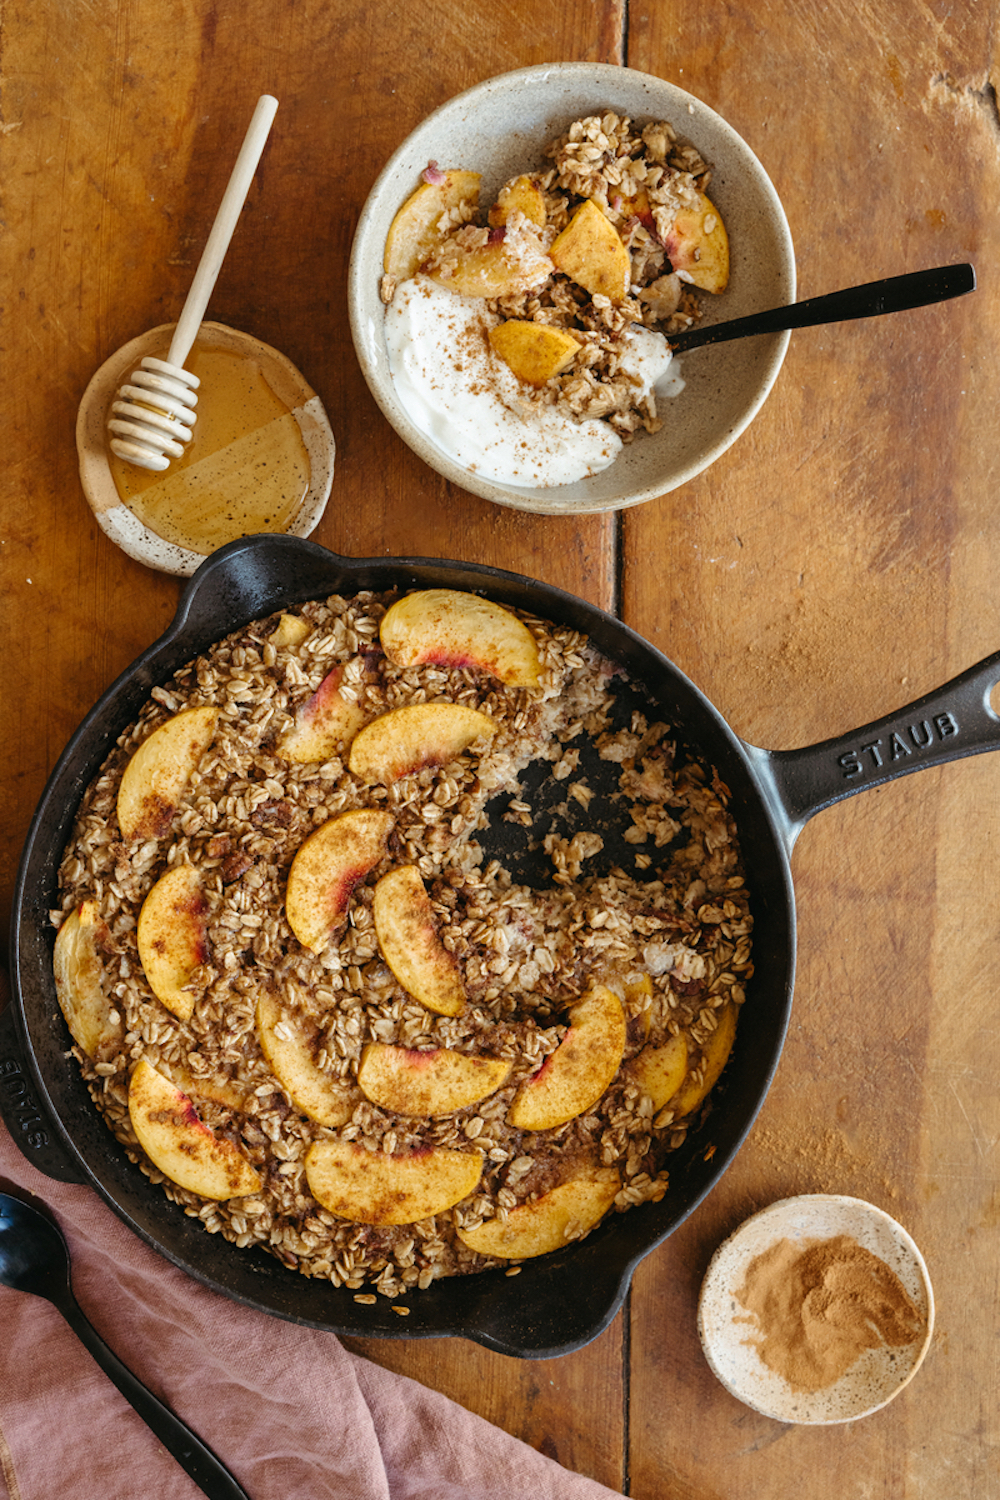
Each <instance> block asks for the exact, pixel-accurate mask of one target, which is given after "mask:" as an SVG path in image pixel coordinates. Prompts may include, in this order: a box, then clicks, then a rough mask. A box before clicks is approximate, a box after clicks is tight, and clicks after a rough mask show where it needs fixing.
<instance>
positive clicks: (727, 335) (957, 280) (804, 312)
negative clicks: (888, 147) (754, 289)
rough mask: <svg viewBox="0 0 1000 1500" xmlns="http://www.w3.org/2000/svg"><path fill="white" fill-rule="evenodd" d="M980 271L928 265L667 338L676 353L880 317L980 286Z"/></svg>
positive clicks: (966, 267)
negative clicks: (757, 335) (753, 336)
mask: <svg viewBox="0 0 1000 1500" xmlns="http://www.w3.org/2000/svg"><path fill="white" fill-rule="evenodd" d="M975 286H976V272H975V269H974V267H973V266H971V265H968V264H962V265H954V266H936V267H934V268H933V269H931V270H928V271H908V272H907V273H906V275H905V276H889V277H886V278H885V279H884V280H882V281H869V282H866V284H865V285H864V286H850V287H845V288H844V290H843V291H841V292H827V293H826V295H825V296H823V297H807V298H806V300H805V301H804V302H791V303H789V305H788V306H787V307H772V308H769V309H768V311H767V312H759V313H750V314H749V316H748V317H745V318H734V319H733V320H732V322H729V323H715V324H713V325H712V326H710V327H708V328H689V329H688V330H687V331H686V332H684V333H677V334H672V335H671V336H670V337H669V338H668V340H667V342H668V343H669V345H670V347H671V349H672V350H673V351H674V353H675V354H681V353H682V352H683V351H684V350H686V349H697V348H698V347H699V346H700V345H701V344H723V343H726V342H727V341H728V340H729V339H742V338H746V337H747V336H748V335H749V334H753V333H783V332H784V330H785V329H786V328H815V327H816V326H817V325H818V324H820V323H845V322H847V321H848V319H853V318H876V317H879V316H880V315H881V314H882V313H893V312H907V311H908V310H909V309H910V308H911V307H929V306H930V305H931V304H932V303H934V302H946V301H947V300H948V299H949V297H961V296H962V295H963V294H964V293H965V292H971V291H974V290H975Z"/></svg>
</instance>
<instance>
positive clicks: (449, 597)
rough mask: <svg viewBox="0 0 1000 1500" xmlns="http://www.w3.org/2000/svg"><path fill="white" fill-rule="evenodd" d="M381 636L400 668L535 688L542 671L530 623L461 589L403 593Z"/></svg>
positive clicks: (388, 614)
mask: <svg viewBox="0 0 1000 1500" xmlns="http://www.w3.org/2000/svg"><path fill="white" fill-rule="evenodd" d="M503 326H504V327H509V326H510V325H509V324H504V325H503ZM532 326H534V325H532ZM379 634H380V638H381V642H382V649H383V650H384V651H385V654H386V656H387V657H388V658H389V660H390V661H391V662H393V663H394V664H395V665H396V666H399V667H416V666H435V667H450V668H456V669H462V668H471V669H472V670H473V671H479V672H486V673H488V674H489V676H491V677H495V678H497V680H498V681H499V682H502V683H504V685H505V686H506V687H535V686H536V685H537V683H538V678H539V675H540V672H541V664H540V662H539V659H538V647H537V645H536V644H535V638H534V636H533V635H532V634H531V631H530V630H529V629H528V627H527V625H524V624H522V622H521V621H520V620H519V619H518V618H517V616H516V615H515V614H514V613H513V612H512V611H511V610H509V609H505V608H504V606H503V605H502V604H494V603H493V601H492V600H491V599H482V598H480V596H479V595H478V594H465V593H462V592H461V590H459V589H421V590H420V591H419V592H418V593H415V594H406V595H404V597H403V598H402V599H397V600H396V603H395V604H393V605H392V606H391V607H390V608H389V609H388V610H387V611H386V614H385V617H384V619H383V620H382V625H381V628H380V631H379Z"/></svg>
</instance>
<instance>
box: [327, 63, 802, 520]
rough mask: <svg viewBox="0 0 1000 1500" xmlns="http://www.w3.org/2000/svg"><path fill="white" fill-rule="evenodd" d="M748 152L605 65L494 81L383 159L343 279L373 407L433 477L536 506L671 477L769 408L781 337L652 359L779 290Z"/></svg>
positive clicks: (595, 503)
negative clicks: (691, 331)
mask: <svg viewBox="0 0 1000 1500" xmlns="http://www.w3.org/2000/svg"><path fill="white" fill-rule="evenodd" d="M794 291H795V271H794V259H793V253H792V247H791V240H790V236H789V233H788V227H787V223H786V221H785V217H784V214H783V211H782V209H781V205H780V202H779V200H778V198H777V195H776V194H775V191H774V188H773V187H772V185H771V183H770V181H769V179H768V177H767V175H766V173H765V171H764V169H763V168H762V167H761V165H760V163H759V162H758V161H757V159H756V157H755V156H754V155H753V153H752V152H751V151H750V149H749V148H748V147H747V146H746V144H745V143H744V142H743V141H742V140H741V139H740V137H739V136H738V135H737V134H736V133H735V132H734V131H733V130H732V129H731V127H729V126H728V125H727V124H726V123H725V121H723V120H722V119H720V117H719V116H718V115H716V114H715V113H714V112H713V111H712V110H710V109H708V108H707V107H706V106H705V105H703V104H702V103H701V102H700V101H699V100H697V99H695V98H694V97H693V96H691V95H689V94H687V93H686V92H685V91H684V90H682V89H679V88H676V87H675V86H674V85H672V84H669V83H666V82H664V81H663V80H661V79H658V78H653V77H651V76H649V75H646V74H641V73H636V72H633V71H632V70H630V69H627V68H617V67H613V66H610V65H606V64H584V63H571V64H559V65H553V66H550V67H535V68H528V69H524V70H521V71H519V72H517V73H512V74H505V75H502V76H500V77H499V78H494V79H490V80H488V81H487V82H485V83H483V84H480V85H478V86H477V87H475V88H473V89H471V90H469V91H468V92H467V93H465V94H462V95H459V96H458V97H457V98H456V99H453V100H451V101H449V102H448V103H446V104H445V105H443V106H441V108H439V109H438V110H436V111H435V112H434V113H433V114H432V115H430V116H429V117H428V119H427V120H425V121H424V122H423V124H422V125H420V126H419V127H418V128H417V129H416V130H415V131H414V132H413V133H412V134H411V135H410V136H409V137H408V138H407V140H406V141H405V142H404V143H403V145H402V146H401V147H400V148H399V149H398V151H397V152H396V153H395V155H394V156H393V157H392V159H391V160H390V161H389V163H388V164H387V165H386V167H385V168H384V170H383V172H382V173H381V175H380V177H379V179H378V181H377V182H376V184H375V186H374V187H373V189H372V192H371V194H370V196H369V198H368V201H367V203H366V205H365V209H364V211H363V213H362V216H361V220H360V222H359V225H358V229H357V232H356V235H355V241H354V247H353V250H352V256H351V267H350V277H349V303H350V313H351V324H352V332H353V336H354V342H355V348H356V350H357V353H358V358H359V361H360V363H361V366H362V369H363V371H364V374H365V377H366V379H367V381H368V384H369V386H370V388H371V390H372V393H373V394H374V396H375V398H376V400H377V401H378V403H379V405H380V407H381V408H382V411H383V413H384V414H385V415H386V417H387V418H388V420H389V421H390V422H391V423H392V425H393V426H394V427H395V428H396V430H397V431H398V432H399V434H400V435H401V436H402V437H403V438H404V440H405V441H406V442H407V443H408V444H409V446H410V447H412V448H413V449H414V450H415V451H416V452H417V453H418V454H419V455H420V456H421V457H422V458H423V459H424V460H425V461H426V462H427V463H428V464H430V465H431V466H432V467H433V468H435V469H437V470H438V472H440V473H442V474H443V475H444V476H445V477H446V478H448V479H449V480H451V481H452V482H454V483H457V484H459V485H461V486H462V487H464V488H466V489H468V490H471V491H473V492H474V493H476V494H480V495H482V496H484V497H485V498H487V499H490V500H493V501H496V502H497V503H500V504H504V505H509V506H513V507H515V508H518V509H523V510H531V511H537V512H539V513H548V514H580V513H585V512H591V511H602V510H614V509H620V508H623V507H625V506H629V505H634V504H637V503H640V502H641V501H644V500H649V499H652V498H653V497H655V496H657V495H662V494H666V493H667V492H668V491H670V490H672V489H675V488H676V487H677V486H678V485H680V484H683V483H684V482H686V481H687V480H689V479H691V478H693V477H694V476H695V475H696V474H698V473H700V472H701V471H702V470H703V469H705V468H706V467H707V466H708V465H709V464H710V463H712V462H713V461H714V460H715V459H716V458H717V457H718V456H719V455H720V454H721V453H722V452H724V451H725V450H726V448H728V447H729V446H730V444H731V443H732V442H734V441H735V439H736V438H737V437H738V436H739V435H740V433H741V432H742V431H743V430H744V429H745V427H746V426H747V424H748V423H749V422H750V421H751V420H752V419H753V416H754V415H755V414H756V412H757V410H758V409H759V407H760V405H761V404H762V402H763V401H764V399H765V398H766V396H767V393H768V391H769V390H770V388H771V386H772V384H773V382H774V380H775V378H776V377H777V374H778V370H779V369H780V365H781V362H782V359H783V357H784V352H785V349H786V347H787V342H788V335H787V333H783V334H775V335H769V336H767V337H763V338H757V339H754V340H752V341H749V342H748V343H746V344H745V345H743V346H742V347H728V348H727V347H717V348H713V349H712V350H711V351H710V352H709V351H705V350H699V351H697V352H696V353H691V354H687V355H680V356H677V357H672V356H671V350H670V345H669V340H670V336H671V334H676V333H677V332H680V331H681V330H683V329H686V328H689V327H691V326H692V325H693V324H695V323H700V322H702V321H704V322H718V321H723V320H729V319H731V318H735V317H740V316H743V315H744V314H747V313H750V312H755V311H759V310H761V309H763V308H766V307H771V306H777V305H780V304H781V303H785V302H789V301H792V300H793V299H794Z"/></svg>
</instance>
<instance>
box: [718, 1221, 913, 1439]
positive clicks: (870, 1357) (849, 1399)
mask: <svg viewBox="0 0 1000 1500" xmlns="http://www.w3.org/2000/svg"><path fill="white" fill-rule="evenodd" d="M806 1254H810V1255H811V1257H812V1263H811V1265H810V1266H809V1268H808V1274H806V1273H805V1272H804V1270H803V1268H804V1267H805V1266H806V1261H805V1256H806ZM817 1273H818V1274H817ZM804 1286H810V1287H811V1288H812V1290H810V1291H809V1293H808V1294H807V1295H808V1303H807V1308H808V1312H807V1316H805V1317H802V1318H801V1321H802V1323H804V1324H812V1332H811V1336H810V1343H811V1350H812V1351H818V1353H813V1354H810V1363H809V1366H808V1371H807V1366H806V1364H805V1362H804V1359H803V1355H802V1353H801V1352H797V1350H798V1347H799V1346H797V1345H794V1344H793V1342H792V1340H791V1338H790V1337H789V1326H790V1325H786V1322H785V1319H784V1317H779V1315H778V1309H779V1307H780V1308H781V1309H782V1311H783V1313H784V1314H786V1315H787V1313H788V1312H789V1310H791V1311H794V1313H795V1315H796V1321H798V1320H799V1318H800V1309H801V1307H802V1305H803V1303H802V1298H801V1292H802V1288H803V1287H804ZM830 1293H832V1295H829V1294H830ZM820 1319H822V1323H823V1325H824V1326H822V1327H821V1326H820V1324H819V1320H820ZM863 1327H865V1328H867V1329H869V1330H873V1332H872V1334H871V1337H870V1339H869V1340H868V1342H869V1345H870V1346H869V1347H862V1344H863V1343H864V1342H865V1340H864V1338H863V1337H862V1328H863ZM698 1332H699V1335H700V1337H701V1342H702V1347H703V1349H704V1351H705V1357H706V1359H707V1360H708V1363H709V1365H710V1366H711V1369H712V1371H713V1373H714V1374H715V1375H716V1376H717V1377H718V1378H719V1380H720V1381H721V1382H722V1384H723V1385H724V1386H725V1387H726V1389H727V1390H728V1391H729V1392H730V1393H731V1394H732V1395H734V1396H736V1397H737V1399H738V1400H740V1401H742V1402H743V1403H744V1404H745V1405H747V1406H750V1407H752V1408H753V1409H754V1410H755V1411H759V1412H761V1413H762V1414H763V1415H764V1416H767V1417H774V1418H775V1419H776V1420H777V1421H779V1422H790V1423H798V1424H802V1425H814V1426H818V1425H826V1426H830V1425H833V1424H835V1423H839V1422H853V1421H856V1420H857V1419H858V1418H859V1417H866V1416H869V1415H870V1414H871V1413H872V1412H875V1411H879V1410H880V1409H881V1408H882V1407H883V1406H886V1405H888V1403H889V1402H890V1401H891V1400H892V1399H893V1398H894V1397H895V1396H898V1395H899V1393H900V1391H901V1390H903V1389H904V1387H905V1386H907V1385H908V1384H909V1382H910V1381H911V1380H912V1379H913V1377H914V1375H915V1374H916V1373H917V1370H918V1369H919V1368H920V1366H921V1364H922V1362H923V1359H924V1356H925V1354H926V1353H927V1350H928V1348H929V1347H930V1342H931V1336H932V1334H933V1332H934V1294H933V1291H932V1289H931V1282H930V1277H929V1275H928V1272H927V1266H926V1265H925V1263H924V1259H923V1256H922V1255H921V1254H920V1251H919V1250H918V1249H917V1246H916V1245H915V1244H914V1242H913V1240H912V1239H911V1238H910V1236H909V1234H907V1232H906V1230H905V1229H904V1228H903V1227H902V1226H901V1225H900V1224H897V1223H896V1221H895V1219H892V1218H890V1216H889V1215H888V1214H887V1213H885V1212H883V1210H882V1209H880V1208H876V1207H875V1206H874V1205H873V1204H871V1203H865V1202H864V1201H863V1200H862V1199H860V1198H846V1197H841V1196H839V1195H833V1194H826V1193H815V1194H807V1195H805V1196H802V1197H798V1198H783V1199H781V1200H780V1201H779V1202H777V1203H772V1204H771V1205H770V1207H769V1208H765V1209H764V1210H762V1212H761V1213H758V1214H754V1216H753V1217H752V1218H750V1219H747V1220H746V1222H745V1223H743V1224H741V1225H740V1227H739V1229H737V1230H736V1232H735V1233H734V1234H732V1235H730V1237H729V1239H727V1240H726V1241H725V1242H724V1243H723V1244H722V1245H720V1246H719V1249H718V1250H717V1251H716V1252H715V1255H714V1256H713V1257H712V1261H711V1263H710V1265H709V1268H708V1271H707V1273H706V1275H705V1279H704V1282H703V1283H702V1289H701V1296H700V1299H699V1303H698ZM834 1338H835V1339H837V1346H836V1347H837V1352H839V1353H840V1355H841V1357H840V1358H839V1359H837V1358H834V1353H833V1349H834V1346H833V1343H832V1340H833V1339H834ZM765 1361H766V1362H765ZM845 1365H846V1368H845V1367H844V1366H845ZM837 1371H839V1373H835V1372H837Z"/></svg>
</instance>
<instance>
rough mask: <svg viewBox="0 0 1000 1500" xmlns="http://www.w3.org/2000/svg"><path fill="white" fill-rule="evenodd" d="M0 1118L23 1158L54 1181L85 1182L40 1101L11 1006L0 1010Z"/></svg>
mask: <svg viewBox="0 0 1000 1500" xmlns="http://www.w3.org/2000/svg"><path fill="white" fill-rule="evenodd" d="M0 1115H2V1116H3V1122H4V1124H5V1125H6V1126H7V1129H8V1130H9V1131H10V1136H11V1139H12V1140H13V1142H14V1144H15V1146H17V1148H18V1150H19V1151H20V1152H21V1155H22V1156H23V1157H24V1159H25V1160H26V1161H28V1162H30V1163H31V1165H32V1166H33V1167H37V1168H38V1170H39V1172H43V1173H44V1174H45V1176H46V1177H52V1178H54V1179H55V1181H56V1182H77V1183H83V1182H86V1180H87V1179H86V1178H85V1177H84V1175H83V1173H82V1172H81V1170H80V1168H79V1167H78V1166H77V1165H76V1163H75V1162H74V1161H73V1159H72V1158H71V1157H70V1155H69V1153H68V1152H67V1151H66V1150H65V1149H64V1147H63V1146H62V1143H61V1142H60V1139H59V1136H58V1135H57V1133H56V1131H55V1129H54V1128H53V1125H52V1122H51V1120H50V1119H49V1116H48V1115H47V1114H46V1112H45V1110H44V1109H43V1108H42V1105H41V1103H40V1102H39V1098H38V1092H37V1090H36V1088H35V1086H34V1083H33V1082H32V1079H31V1074H30V1073H29V1071H28V1068H27V1067H26V1065H25V1061H24V1050H23V1048H22V1045H21V1038H20V1036H19V1034H18V1030H17V1023H16V1021H15V1017H14V1007H13V1005H6V1006H4V1007H3V1009H2V1010H0Z"/></svg>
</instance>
